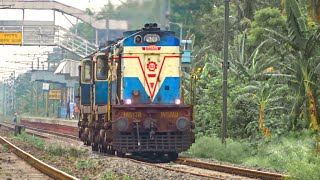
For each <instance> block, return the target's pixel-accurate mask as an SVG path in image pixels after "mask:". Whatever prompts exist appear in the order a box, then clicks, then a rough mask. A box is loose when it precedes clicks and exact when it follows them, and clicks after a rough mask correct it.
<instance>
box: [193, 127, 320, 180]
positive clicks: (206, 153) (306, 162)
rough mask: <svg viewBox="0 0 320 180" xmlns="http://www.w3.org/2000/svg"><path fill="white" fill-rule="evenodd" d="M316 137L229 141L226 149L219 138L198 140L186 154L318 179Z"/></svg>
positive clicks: (303, 134)
mask: <svg viewBox="0 0 320 180" xmlns="http://www.w3.org/2000/svg"><path fill="white" fill-rule="evenodd" d="M315 138H316V135H315V134H314V133H313V132H311V131H302V132H299V133H288V134H287V135H286V137H271V138H269V139H265V140H262V141H258V142H256V143H255V144H250V143H248V142H245V141H242V142H236V141H234V140H231V139H228V140H227V143H226V145H225V144H222V143H221V140H220V139H219V138H217V137H216V136H211V137H208V136H202V137H200V138H198V139H197V141H196V143H195V144H193V146H192V147H191V149H190V150H189V151H188V152H187V154H189V155H192V156H195V157H201V158H210V159H214V160H219V161H226V162H231V163H237V164H246V165H249V166H262V167H267V168H271V169H277V170H282V171H287V172H288V173H289V175H291V176H292V177H295V178H296V179H315V180H316V179H318V178H319V177H320V171H318V168H319V166H320V157H319V156H315V151H314V147H315Z"/></svg>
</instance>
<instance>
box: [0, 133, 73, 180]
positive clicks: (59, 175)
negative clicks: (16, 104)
mask: <svg viewBox="0 0 320 180" xmlns="http://www.w3.org/2000/svg"><path fill="white" fill-rule="evenodd" d="M0 143H1V144H6V145H7V146H8V148H10V149H11V152H13V153H14V154H16V155H17V156H19V157H20V158H22V159H23V160H24V161H26V162H27V163H29V164H30V165H31V166H33V167H34V168H36V169H38V170H39V171H41V172H43V173H44V174H46V175H48V176H50V177H52V178H54V179H61V180H69V179H70V180H71V179H72V180H78V178H76V177H73V176H71V175H69V174H67V173H65V172H63V171H60V170H59V169H56V168H54V167H52V166H50V165H48V164H45V163H44V162H42V161H40V160H38V159H36V158H35V157H34V156H32V155H31V154H28V153H27V152H24V151H23V150H21V149H19V148H18V147H17V146H15V145H13V144H12V143H10V142H9V141H7V140H5V139H4V138H3V137H1V136H0Z"/></svg>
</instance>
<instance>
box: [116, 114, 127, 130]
mask: <svg viewBox="0 0 320 180" xmlns="http://www.w3.org/2000/svg"><path fill="white" fill-rule="evenodd" d="M116 127H117V128H118V130H119V131H126V130H127V129H128V127H129V121H128V119H125V118H122V117H120V118H118V119H117V121H116Z"/></svg>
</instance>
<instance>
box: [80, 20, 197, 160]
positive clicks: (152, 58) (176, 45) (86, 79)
mask: <svg viewBox="0 0 320 180" xmlns="http://www.w3.org/2000/svg"><path fill="white" fill-rule="evenodd" d="M181 55H182V51H181V47H180V40H179V39H178V38H176V37H175V34H174V32H172V31H166V30H160V28H158V26H157V24H156V23H150V24H146V25H145V26H144V28H142V29H140V30H134V31H127V32H124V33H123V38H122V39H121V40H118V41H117V42H114V43H113V44H111V45H109V46H107V47H106V48H103V49H101V50H99V51H97V52H95V53H93V54H91V55H90V56H88V57H86V58H84V59H83V60H81V63H80V64H81V65H80V66H79V73H80V74H79V85H80V87H79V98H80V119H79V123H78V126H79V138H80V139H81V140H82V141H83V142H84V144H86V145H91V147H92V150H93V151H100V152H105V153H116V154H117V155H118V156H123V155H125V154H127V153H130V154H140V155H141V154H142V155H149V154H152V155H155V154H156V155H161V156H166V157H169V158H170V159H175V158H177V156H178V153H180V152H182V151H185V150H187V149H189V147H190V146H191V144H192V143H193V142H194V132H193V129H194V122H193V107H192V105H189V104H186V103H185V101H184V96H183V88H182V68H181V67H182V66H181V65H182V62H181Z"/></svg>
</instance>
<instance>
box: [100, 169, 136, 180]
mask: <svg viewBox="0 0 320 180" xmlns="http://www.w3.org/2000/svg"><path fill="white" fill-rule="evenodd" d="M101 179H102V180H118V179H119V180H120V179H121V180H131V178H130V177H129V176H128V175H124V176H121V175H117V174H115V173H114V172H110V171H108V172H105V173H104V174H103V176H102V178H101Z"/></svg>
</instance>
